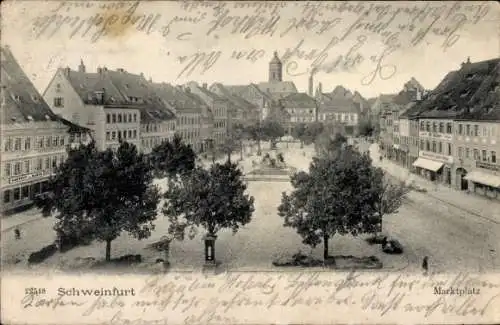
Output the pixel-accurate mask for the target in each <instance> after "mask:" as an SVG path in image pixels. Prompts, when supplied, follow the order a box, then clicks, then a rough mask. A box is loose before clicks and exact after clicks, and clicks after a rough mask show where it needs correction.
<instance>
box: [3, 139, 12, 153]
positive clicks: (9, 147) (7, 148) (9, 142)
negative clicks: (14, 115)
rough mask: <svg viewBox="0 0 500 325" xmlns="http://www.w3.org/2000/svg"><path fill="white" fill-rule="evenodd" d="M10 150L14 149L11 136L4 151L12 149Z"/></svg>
mask: <svg viewBox="0 0 500 325" xmlns="http://www.w3.org/2000/svg"><path fill="white" fill-rule="evenodd" d="M10 150H12V139H11V138H7V139H6V140H5V146H4V151H10Z"/></svg>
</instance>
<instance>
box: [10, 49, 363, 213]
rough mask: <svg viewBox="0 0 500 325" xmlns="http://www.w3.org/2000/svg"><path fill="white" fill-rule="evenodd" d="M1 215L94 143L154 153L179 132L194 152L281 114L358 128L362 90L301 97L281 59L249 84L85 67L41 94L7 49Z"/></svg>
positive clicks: (286, 119) (65, 72)
mask: <svg viewBox="0 0 500 325" xmlns="http://www.w3.org/2000/svg"><path fill="white" fill-rule="evenodd" d="M1 60H2V64H1V71H2V123H1V126H2V130H1V135H2V139H1V143H2V147H1V152H2V157H1V160H0V162H1V184H0V186H1V188H0V192H1V202H2V209H1V210H2V211H5V210H11V209H12V208H16V207H20V206H24V205H26V204H28V203H29V202H32V199H33V197H34V196H35V195H36V194H38V193H40V192H41V191H43V188H44V186H45V185H44V184H45V183H44V182H46V180H47V179H48V177H49V176H50V175H52V174H53V173H54V170H55V168H56V167H57V166H58V165H60V164H61V163H62V162H63V161H64V159H66V150H67V146H68V145H78V144H79V143H82V142H89V141H91V140H93V141H95V143H96V146H97V147H98V148H99V149H100V150H104V149H106V148H116V147H118V146H119V142H120V139H123V140H126V141H128V142H131V143H133V144H135V145H136V146H137V147H138V149H139V150H141V151H142V152H144V153H149V152H151V150H152V149H153V148H154V147H155V146H157V145H158V144H160V143H162V142H164V141H166V140H169V139H172V138H173V136H174V134H179V135H180V136H181V137H182V139H183V140H184V141H185V142H187V143H188V144H190V145H191V146H192V147H193V149H194V150H195V151H197V152H203V151H206V150H208V149H212V148H214V146H218V145H221V144H223V143H224V142H225V141H226V139H227V137H230V136H231V132H232V129H233V126H234V125H235V124H242V125H251V124H256V123H259V122H260V121H262V120H264V119H266V118H277V119H279V121H280V122H281V123H284V124H286V125H284V127H285V130H287V132H289V131H290V130H291V129H292V128H293V126H294V125H296V124H298V123H311V122H315V121H322V122H335V123H340V124H343V125H345V126H346V127H347V129H349V132H351V133H355V132H357V125H358V123H359V120H360V116H361V114H362V113H363V108H364V107H365V108H366V107H367V104H366V103H365V101H364V99H363V98H362V96H361V95H359V93H355V94H354V95H353V94H352V93H351V92H349V91H347V90H345V89H344V88H342V87H340V88H339V87H337V88H336V89H335V90H334V91H333V92H331V93H323V92H322V89H321V88H322V87H321V84H319V85H318V87H317V89H316V94H313V93H312V87H313V80H312V77H311V78H310V79H309V92H308V93H305V92H299V91H298V90H297V88H296V87H295V85H294V83H293V82H291V81H283V80H282V76H283V71H282V70H283V66H282V63H281V61H280V59H279V57H278V55H277V53H276V52H275V53H274V56H273V58H272V60H271V62H270V63H269V71H268V74H269V79H268V81H265V82H260V83H251V84H248V85H235V86H231V85H223V84H221V83H214V84H212V85H211V86H208V85H207V84H201V85H200V84H198V83H196V82H189V83H187V84H185V85H178V86H177V85H175V86H174V85H171V84H168V83H163V82H159V83H158V82H153V81H152V80H151V79H149V80H147V79H146V78H145V77H144V75H143V74H142V73H140V74H133V73H130V72H127V71H125V70H124V69H115V70H111V69H108V68H106V67H102V68H97V70H96V71H92V72H91V71H87V67H86V66H85V64H84V62H83V61H81V62H80V65H79V66H78V68H77V69H75V70H73V69H71V68H69V67H66V68H59V69H58V70H57V71H56V73H55V74H54V76H53V77H52V79H51V81H50V82H49V84H48V86H47V87H46V89H45V91H44V92H43V94H40V93H39V92H38V91H37V90H36V89H35V87H34V86H33V84H32V83H31V81H30V80H29V78H28V77H27V76H26V74H25V73H24V71H23V69H22V68H21V66H20V65H19V63H18V62H17V61H16V59H15V57H14V55H13V54H12V52H11V50H10V48H9V47H8V46H7V47H2V49H1Z"/></svg>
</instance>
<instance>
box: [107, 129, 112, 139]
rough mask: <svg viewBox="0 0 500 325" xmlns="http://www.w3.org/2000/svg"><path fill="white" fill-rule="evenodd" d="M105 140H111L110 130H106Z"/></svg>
mask: <svg viewBox="0 0 500 325" xmlns="http://www.w3.org/2000/svg"><path fill="white" fill-rule="evenodd" d="M106 140H111V132H109V131H108V132H106Z"/></svg>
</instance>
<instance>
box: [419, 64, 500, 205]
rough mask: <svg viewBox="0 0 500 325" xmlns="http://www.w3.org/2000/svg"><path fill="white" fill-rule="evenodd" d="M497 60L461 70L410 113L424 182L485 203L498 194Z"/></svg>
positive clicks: (499, 70)
mask: <svg viewBox="0 0 500 325" xmlns="http://www.w3.org/2000/svg"><path fill="white" fill-rule="evenodd" d="M499 85H500V58H496V59H492V60H487V61H481V62H475V63H471V62H470V60H467V62H465V63H463V64H462V67H461V68H460V69H459V70H457V71H452V72H450V73H449V74H448V75H447V76H446V77H445V78H444V79H443V80H442V81H441V83H440V84H439V85H438V86H437V87H436V88H435V89H434V90H433V91H431V92H430V93H429V94H428V95H427V96H426V98H425V99H424V100H423V101H422V102H421V103H420V104H419V105H417V106H416V107H415V110H416V113H415V114H416V115H418V117H419V126H420V135H419V136H420V155H419V160H417V162H415V165H416V166H417V167H419V168H420V170H421V171H422V172H423V173H426V174H427V175H428V176H429V177H431V178H435V179H437V180H438V181H440V182H443V183H445V184H448V185H450V186H453V187H456V188H458V189H462V190H470V191H475V192H478V193H481V194H484V195H488V196H491V197H498V193H499V192H500V175H499V171H500V166H499V164H498V161H497V158H496V156H497V152H499V151H500V146H499V140H500V139H499V136H498V132H497V128H498V124H499V122H500V113H499V112H500V87H499Z"/></svg>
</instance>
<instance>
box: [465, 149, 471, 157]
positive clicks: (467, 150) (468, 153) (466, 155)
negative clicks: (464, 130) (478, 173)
mask: <svg viewBox="0 0 500 325" xmlns="http://www.w3.org/2000/svg"><path fill="white" fill-rule="evenodd" d="M465 158H470V149H469V148H465Z"/></svg>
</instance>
